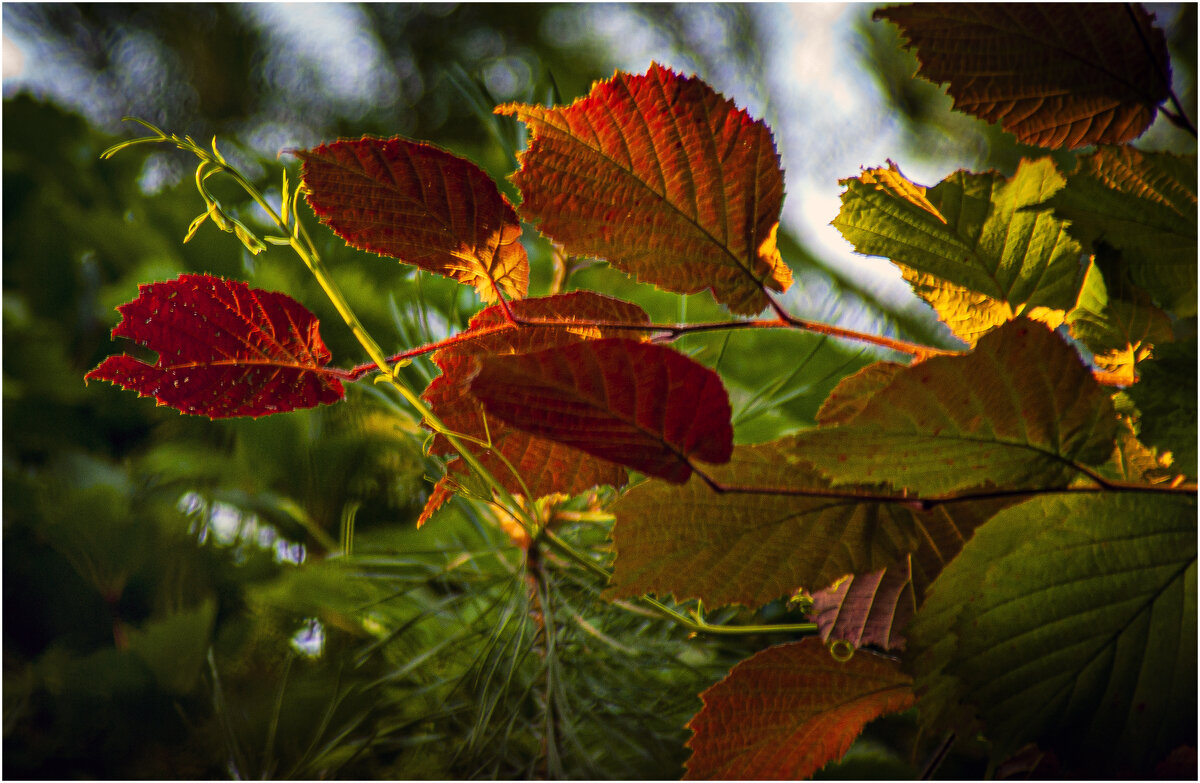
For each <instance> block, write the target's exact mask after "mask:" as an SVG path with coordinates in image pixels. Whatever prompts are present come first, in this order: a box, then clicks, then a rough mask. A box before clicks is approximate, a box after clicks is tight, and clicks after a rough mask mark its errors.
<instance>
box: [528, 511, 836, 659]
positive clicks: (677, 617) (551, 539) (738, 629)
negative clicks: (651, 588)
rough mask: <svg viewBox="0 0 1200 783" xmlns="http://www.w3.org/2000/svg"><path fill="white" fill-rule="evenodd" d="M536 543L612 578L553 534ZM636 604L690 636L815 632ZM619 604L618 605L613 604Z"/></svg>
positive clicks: (810, 626) (803, 626) (646, 599)
mask: <svg viewBox="0 0 1200 783" xmlns="http://www.w3.org/2000/svg"><path fill="white" fill-rule="evenodd" d="M536 541H545V542H546V543H548V544H549V545H550V548H551V549H553V550H554V551H555V552H557V553H558V554H560V555H563V556H564V557H566V558H567V559H568V560H571V561H573V562H575V563H577V564H579V565H581V566H583V567H584V568H585V569H587V570H588V571H590V572H592V573H593V574H595V575H596V576H599V577H601V578H602V579H604V581H605V582H608V580H610V579H611V578H612V572H611V571H609V570H608V569H607V568H605V567H603V566H601V565H600V564H598V563H596V562H595V561H594V560H592V559H591V558H589V557H587V556H586V555H584V554H583V553H582V552H580V551H578V550H577V549H575V547H573V546H571V545H570V544H568V543H567V542H566V541H564V540H562V539H561V538H559V537H558V536H557V535H555V534H554V531H552V530H548V529H543V530H541V531H540V532H539V533H538V536H537V539H535V542H536ZM638 600H639V601H641V602H642V603H644V604H646V605H647V606H649V607H651V608H652V609H654V611H656V612H657V613H658V614H660V615H662V616H663V617H666V618H667V619H669V620H672V621H673V622H675V623H676V624H677V625H680V626H683V627H684V628H686V629H688V630H689V631H691V632H693V633H705V634H714V635H724V636H746V635H749V634H760V633H817V631H818V628H817V624H816V623H781V624H779V625H711V624H709V623H707V622H705V621H704V620H703V619H700V618H695V619H693V618H691V617H688V616H687V615H685V614H683V613H682V612H678V611H676V610H674V609H672V608H671V607H669V606H667V605H666V604H664V603H662V602H661V601H658V600H656V599H654V598H651V597H650V596H648V595H643V596H640V597H639V599H638ZM617 603H620V602H617Z"/></svg>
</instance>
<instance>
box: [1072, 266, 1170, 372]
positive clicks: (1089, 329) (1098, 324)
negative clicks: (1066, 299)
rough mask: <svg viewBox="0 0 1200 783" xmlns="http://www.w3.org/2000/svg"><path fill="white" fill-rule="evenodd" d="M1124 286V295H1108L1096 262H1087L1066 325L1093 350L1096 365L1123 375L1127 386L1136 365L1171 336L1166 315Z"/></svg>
mask: <svg viewBox="0 0 1200 783" xmlns="http://www.w3.org/2000/svg"><path fill="white" fill-rule="evenodd" d="M1127 288H1130V290H1127V291H1126V292H1125V294H1126V295H1125V296H1117V295H1111V296H1110V288H1109V286H1108V284H1107V281H1106V280H1105V275H1103V274H1102V273H1101V271H1100V268H1099V267H1098V266H1097V265H1096V264H1095V263H1092V264H1089V265H1088V271H1087V275H1086V276H1085V277H1084V281H1083V288H1082V289H1081V290H1080V292H1079V301H1078V302H1077V303H1076V304H1075V309H1074V310H1072V311H1071V312H1070V313H1068V314H1067V324H1068V326H1070V328H1071V336H1072V337H1074V338H1075V339H1076V340H1079V341H1080V342H1082V343H1083V344H1084V345H1086V346H1087V347H1088V350H1090V351H1092V353H1093V354H1094V359H1095V362H1096V365H1097V366H1099V367H1101V368H1103V369H1104V370H1107V371H1109V372H1112V373H1119V374H1121V375H1123V376H1124V377H1125V378H1126V385H1129V384H1132V383H1133V382H1134V380H1135V378H1136V374H1135V367H1136V366H1137V364H1138V363H1139V362H1141V361H1142V360H1143V359H1146V358H1147V357H1149V356H1150V354H1151V350H1152V349H1153V347H1154V345H1155V344H1156V343H1162V342H1168V341H1170V340H1171V336H1172V335H1171V320H1170V318H1168V317H1167V314H1166V313H1164V312H1163V311H1162V310H1160V309H1158V308H1157V307H1155V306H1154V305H1152V304H1150V302H1149V301H1148V300H1149V297H1147V296H1146V294H1145V293H1144V292H1141V291H1138V290H1133V289H1132V287H1127ZM1114 293H1115V292H1114Z"/></svg>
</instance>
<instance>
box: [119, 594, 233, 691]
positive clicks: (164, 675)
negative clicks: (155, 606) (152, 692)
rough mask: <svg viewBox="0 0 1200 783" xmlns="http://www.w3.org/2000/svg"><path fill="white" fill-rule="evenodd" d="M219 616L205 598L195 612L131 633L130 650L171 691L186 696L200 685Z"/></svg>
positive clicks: (158, 621)
mask: <svg viewBox="0 0 1200 783" xmlns="http://www.w3.org/2000/svg"><path fill="white" fill-rule="evenodd" d="M216 616H217V605H216V602H214V601H213V600H212V599H211V598H209V599H205V601H204V602H203V603H201V604H200V605H199V606H197V607H196V608H195V609H191V610H188V611H181V612H177V613H175V614H173V615H171V616H170V617H167V618H164V619H162V620H156V621H153V622H150V623H147V624H146V625H144V626H143V627H141V628H134V629H131V630H130V631H129V649H130V650H132V651H133V652H134V653H135V654H136V655H137V656H138V657H139V658H141V659H142V661H144V662H145V664H146V666H147V667H148V668H149V669H150V671H152V672H154V679H155V680H157V681H158V684H159V685H160V686H161V687H162V688H163V689H164V690H167V691H170V692H171V693H175V694H180V695H182V694H186V693H188V692H190V691H191V690H192V687H193V686H194V685H195V684H196V678H197V677H199V676H200V670H201V668H203V666H204V657H205V654H206V653H207V651H208V645H209V641H210V637H211V635H212V630H213V622H214V621H215V620H216Z"/></svg>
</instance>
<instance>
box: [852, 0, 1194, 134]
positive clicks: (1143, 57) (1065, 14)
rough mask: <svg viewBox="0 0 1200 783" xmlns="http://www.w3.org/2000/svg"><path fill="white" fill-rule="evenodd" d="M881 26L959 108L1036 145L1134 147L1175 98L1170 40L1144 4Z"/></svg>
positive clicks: (912, 13)
mask: <svg viewBox="0 0 1200 783" xmlns="http://www.w3.org/2000/svg"><path fill="white" fill-rule="evenodd" d="M875 18H877V19H880V18H882V19H887V20H889V21H891V22H893V23H895V24H896V25H898V26H899V27H900V29H901V30H902V31H903V32H904V34H905V36H907V38H908V40H909V42H910V43H909V47H910V48H915V49H916V50H917V59H918V60H919V61H920V63H921V67H920V70H919V71H918V72H917V73H918V74H919V75H920V76H923V77H925V78H926V79H928V80H929V81H931V82H935V83H946V82H948V83H949V87H948V88H947V92H949V94H950V95H951V96H952V97H953V98H954V108H956V109H959V110H961V111H964V112H967V113H968V114H972V115H974V116H976V117H982V118H983V119H985V120H987V121H988V122H1000V123H1001V124H1002V125H1003V127H1004V129H1005V130H1006V131H1008V132H1010V133H1012V134H1014V135H1015V136H1016V137H1017V139H1018V140H1019V141H1021V142H1024V143H1026V144H1036V145H1038V146H1040V147H1051V148H1055V149H1059V148H1067V149H1074V148H1076V147H1083V146H1085V145H1088V144H1125V143H1126V142H1130V141H1133V140H1134V139H1136V138H1137V137H1138V136H1140V135H1142V132H1143V131H1145V130H1146V128H1148V127H1149V126H1150V123H1152V122H1153V121H1154V115H1155V112H1156V111H1157V107H1158V105H1159V104H1160V103H1162V102H1163V101H1164V100H1166V98H1167V96H1168V84H1167V83H1166V82H1165V81H1164V79H1163V77H1164V74H1168V73H1170V69H1171V64H1170V59H1169V57H1168V55H1167V44H1166V39H1165V38H1164V36H1163V33H1162V31H1161V30H1159V29H1158V28H1156V27H1154V25H1153V21H1154V17H1153V16H1151V15H1149V14H1147V13H1146V12H1145V11H1144V10H1142V8H1141V7H1140V6H1138V5H1136V4H1126V3H1112V4H1108V3H1079V4H1072V3H1029V4H1024V3H928V4H925V3H918V4H916V5H911V6H900V7H895V8H884V9H880V10H878V11H876V12H875Z"/></svg>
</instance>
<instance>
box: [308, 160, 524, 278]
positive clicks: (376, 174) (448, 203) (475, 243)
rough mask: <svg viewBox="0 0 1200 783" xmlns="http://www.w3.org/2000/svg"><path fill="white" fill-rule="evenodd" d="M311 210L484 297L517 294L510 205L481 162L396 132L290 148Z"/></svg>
mask: <svg viewBox="0 0 1200 783" xmlns="http://www.w3.org/2000/svg"><path fill="white" fill-rule="evenodd" d="M295 154H296V155H297V156H299V157H300V158H301V159H303V160H304V185H305V188H306V189H307V191H308V203H309V204H310V205H311V206H312V208H313V211H314V212H316V213H317V215H318V216H319V217H320V218H321V220H322V222H324V223H326V224H327V225H328V226H329V227H330V228H332V229H333V231H334V233H336V234H337V235H338V236H340V237H341V238H342V239H344V240H346V243H347V244H349V245H350V246H352V247H357V248H362V249H363V250H370V251H372V252H374V253H380V254H382V255H385V256H390V257H392V258H398V259H400V260H401V261H403V262H404V263H406V264H413V265H414V266H417V267H419V268H421V269H424V270H426V271H428V272H436V273H437V274H439V275H445V276H446V277H450V278H453V279H455V280H458V281H460V282H462V283H466V284H467V285H470V286H474V287H475V289H476V291H478V292H479V296H480V298H481V299H483V301H485V302H495V301H496V297H497V296H498V295H499V292H503V293H504V294H506V295H507V296H508V297H510V298H520V297H523V296H525V292H526V289H527V288H528V284H529V261H528V259H527V258H526V256H525V248H524V246H522V244H521V241H520V240H521V223H520V221H519V220H518V219H517V213H516V212H515V211H514V210H513V208H512V205H511V204H509V203H508V200H507V199H506V198H505V197H504V195H503V194H502V193H500V191H499V190H498V189H497V188H496V183H494V182H493V181H492V180H491V179H490V178H489V177H488V176H487V174H485V173H484V171H483V170H482V169H480V168H479V167H478V166H476V165H475V164H474V163H472V162H471V161H469V160H466V159H464V158H460V157H458V156H456V155H452V154H451V153H449V152H446V151H445V150H441V149H438V148H437V147H433V146H431V145H429V144H419V143H417V142H412V141H406V140H404V139H400V138H393V139H372V138H367V137H363V138H362V139H360V140H358V141H352V140H346V139H344V140H341V141H336V142H334V143H332V144H322V145H321V146H319V147H316V148H314V149H311V150H297V151H295Z"/></svg>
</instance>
